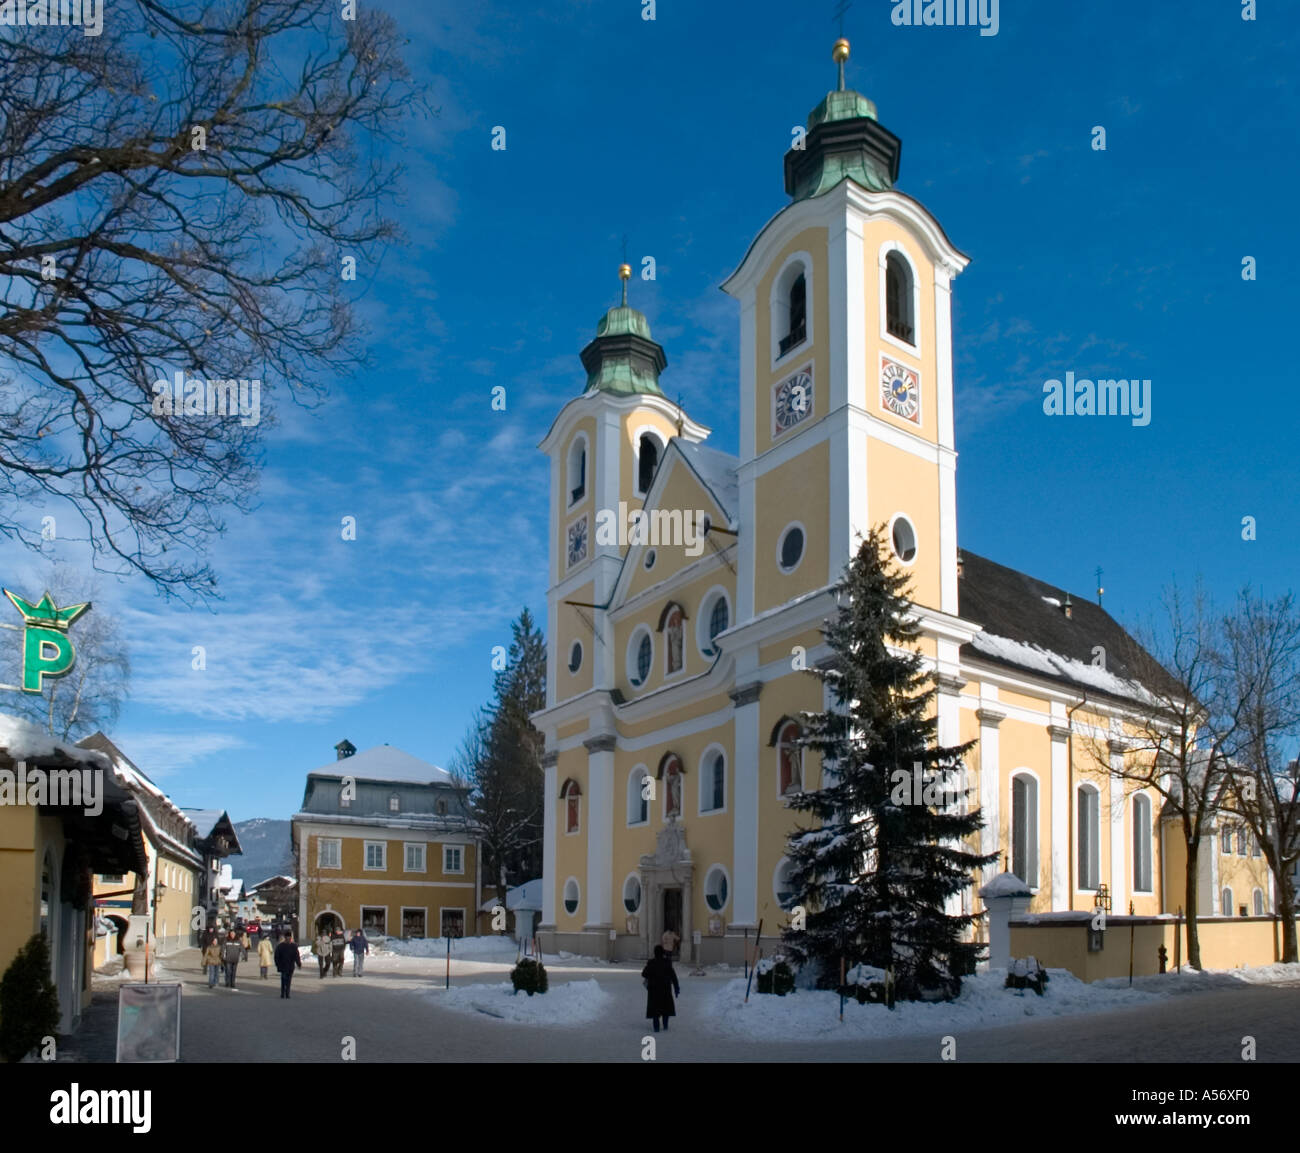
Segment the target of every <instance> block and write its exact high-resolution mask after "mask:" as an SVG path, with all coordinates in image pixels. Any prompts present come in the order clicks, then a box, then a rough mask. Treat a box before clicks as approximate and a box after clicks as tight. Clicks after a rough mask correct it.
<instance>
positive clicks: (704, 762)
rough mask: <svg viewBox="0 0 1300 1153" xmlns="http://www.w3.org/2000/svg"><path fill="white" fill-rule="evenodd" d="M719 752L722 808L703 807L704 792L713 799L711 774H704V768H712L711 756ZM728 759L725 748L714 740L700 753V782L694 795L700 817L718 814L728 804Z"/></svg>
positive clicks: (725, 809) (725, 808)
mask: <svg viewBox="0 0 1300 1153" xmlns="http://www.w3.org/2000/svg"><path fill="white" fill-rule="evenodd" d="M719 754H721V756H722V808H720V809H708V808H705V807H704V798H705V794H706V793H707V794H708V797H709V799H710V800H712V799H713V775H712V773H711V772H709V773H707V774H706V772H705V770H706V769H711V768H712V761H713V758H714V757H715V756H718V755H719ZM728 759H729V758H728V757H727V750H726V749H725V748H723V747H722V745H720V744H718V743H717V742H716V741H715V742H714V743H713V744H711V745H709V747H708V748H706V749H705V750H704V752H703V753H701V754H700V764H699V769H698V772H699V778H700V784H699V788H698V789H697V790H696V791H697V793H698V795H697V797H696V801H697V803H698V812H699V815H700V816H701V817H716V816H720V815H721V814H723V813H725V812H726V811H727V809H728V805H727V783H728V782H727V777H728V776H729V774H728V772H727V766H728ZM706 776H707V778H708V779H707V780H706Z"/></svg>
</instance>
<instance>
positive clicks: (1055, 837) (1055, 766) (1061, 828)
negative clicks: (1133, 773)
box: [1047, 718, 1074, 912]
mask: <svg viewBox="0 0 1300 1153" xmlns="http://www.w3.org/2000/svg"><path fill="white" fill-rule="evenodd" d="M1062 719H1064V718H1062ZM1047 728H1048V735H1049V736H1050V738H1051V744H1052V844H1051V849H1050V851H1051V854H1052V911H1053V912H1060V911H1063V910H1065V909H1068V908H1069V907H1070V886H1071V885H1072V884H1073V883H1074V882H1073V872H1074V862H1073V861H1071V860H1070V808H1071V804H1070V780H1069V778H1070V749H1069V735H1070V730H1069V729H1067V728H1066V727H1065V726H1064V725H1061V724H1051V725H1048V727H1047Z"/></svg>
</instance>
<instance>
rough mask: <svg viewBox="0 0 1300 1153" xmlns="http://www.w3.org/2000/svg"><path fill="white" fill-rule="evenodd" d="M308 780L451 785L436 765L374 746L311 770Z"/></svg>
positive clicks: (399, 751) (396, 749) (395, 750)
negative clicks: (336, 779)
mask: <svg viewBox="0 0 1300 1153" xmlns="http://www.w3.org/2000/svg"><path fill="white" fill-rule="evenodd" d="M307 775H308V776H309V777H342V776H348V777H357V778H359V779H361V780H365V781H405V782H407V783H410V784H421V785H427V784H436V785H446V784H450V783H451V776H450V774H448V773H447V772H446V771H445V770H444V769H440V768H438V766H437V765H434V764H430V763H429V762H428V761H422V760H420V758H419V757H413V756H411V754H410V753H406V752H403V751H402V750H401V749H398V748H394V747H393V746H392V745H376V746H375V747H374V748H373V749H366V751H365V752H363V753H353V754H352V756H350V757H344V758H343V760H341V761H331V762H330V763H329V764H328V765H322V766H321V767H320V768H319V769H312V771H311V772H310V773H308V774H307Z"/></svg>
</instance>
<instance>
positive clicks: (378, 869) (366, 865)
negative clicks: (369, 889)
mask: <svg viewBox="0 0 1300 1153" xmlns="http://www.w3.org/2000/svg"><path fill="white" fill-rule="evenodd" d="M375 845H378V846H379V851H380V853H381V854H382V857H383V864H382V865H372V864H371V863H370V850H371V848H372V847H373V846H375ZM361 868H362V869H363V870H364V871H365V872H368V873H386V872H388V842H387V841H366V842H365V845H364V847H363V848H362V850H361Z"/></svg>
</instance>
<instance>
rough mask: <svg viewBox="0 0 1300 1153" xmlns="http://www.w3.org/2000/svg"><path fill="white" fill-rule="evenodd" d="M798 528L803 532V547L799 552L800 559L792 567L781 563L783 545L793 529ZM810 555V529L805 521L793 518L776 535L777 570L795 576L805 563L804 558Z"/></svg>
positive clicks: (784, 574)
mask: <svg viewBox="0 0 1300 1153" xmlns="http://www.w3.org/2000/svg"><path fill="white" fill-rule="evenodd" d="M796 528H797V529H798V530H799V531H800V532H801V533H803V549H802V551H800V553H799V559H798V560H797V561H795V563H794V564H793V565H792V566H791V567H790V568H786V567H785V566H784V565H783V564H782V563H781V553H782V551H783V550H782V546H783V545H784V544H785V538H786V537H787V536H789V535H790V532H791V531H792V530H793V529H796ZM807 556H808V530H807V529H806V528H805V527H804V524H803V521H798V520H792V521H791V522H790V523H789V524H788V525H786V526H785V528H783V529H782V530H781V531H780V532H779V533H778V534H777V537H776V571H777V572H779V573H780V574H781V575H782V576H793V575H794V574H795V573H797V572H798V571H799V566H800V565H802V564H803V562H804V559H805V558H806V557H807Z"/></svg>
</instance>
